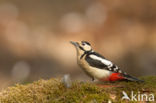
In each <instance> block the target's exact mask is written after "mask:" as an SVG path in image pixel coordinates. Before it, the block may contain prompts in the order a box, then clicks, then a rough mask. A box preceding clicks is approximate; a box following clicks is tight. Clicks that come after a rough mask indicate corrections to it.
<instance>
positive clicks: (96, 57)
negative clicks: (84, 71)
mask: <svg viewBox="0 0 156 103" xmlns="http://www.w3.org/2000/svg"><path fill="white" fill-rule="evenodd" d="M90 57H91V58H92V59H94V60H99V61H101V62H102V63H103V64H105V65H107V66H109V67H111V66H112V65H113V63H112V62H111V61H109V60H106V59H103V58H101V57H98V56H96V55H90Z"/></svg>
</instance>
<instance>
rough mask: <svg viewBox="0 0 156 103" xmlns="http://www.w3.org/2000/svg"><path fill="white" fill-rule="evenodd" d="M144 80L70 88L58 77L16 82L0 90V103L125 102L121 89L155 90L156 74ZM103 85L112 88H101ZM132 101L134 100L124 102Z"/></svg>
mask: <svg viewBox="0 0 156 103" xmlns="http://www.w3.org/2000/svg"><path fill="white" fill-rule="evenodd" d="M141 79H143V80H145V83H135V82H115V83H103V84H95V83H81V82H73V85H72V87H71V88H65V87H64V85H63V84H62V83H61V81H60V79H50V80H39V81H37V82H34V83H31V84H26V85H21V84H17V85H15V86H13V87H9V88H7V89H5V90H2V91H1V92H0V103H82V102H84V103H102V102H103V103H107V102H108V100H111V101H113V102H115V103H127V101H121V97H122V91H125V92H126V93H128V94H129V93H130V92H131V91H134V92H136V93H137V92H138V91H139V92H147V93H155V96H156V76H148V77H142V78H141ZM99 85H107V86H112V87H109V88H108V87H107V88H106V87H105V88H104V87H102V86H99ZM128 103H135V102H128Z"/></svg>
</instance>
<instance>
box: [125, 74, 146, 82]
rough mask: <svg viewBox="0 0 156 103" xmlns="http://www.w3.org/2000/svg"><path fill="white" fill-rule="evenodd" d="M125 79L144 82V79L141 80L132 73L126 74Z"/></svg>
mask: <svg viewBox="0 0 156 103" xmlns="http://www.w3.org/2000/svg"><path fill="white" fill-rule="evenodd" d="M124 77H125V79H127V80H129V81H133V82H144V81H143V80H140V79H138V78H136V77H133V76H130V75H124Z"/></svg>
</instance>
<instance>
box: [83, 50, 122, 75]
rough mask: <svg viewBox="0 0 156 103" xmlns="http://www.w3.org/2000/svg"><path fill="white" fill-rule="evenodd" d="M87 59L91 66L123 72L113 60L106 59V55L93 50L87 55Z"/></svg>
mask: <svg viewBox="0 0 156 103" xmlns="http://www.w3.org/2000/svg"><path fill="white" fill-rule="evenodd" d="M85 59H86V61H87V62H88V64H89V65H90V66H93V67H96V68H99V69H106V70H109V71H111V72H115V73H123V72H122V71H121V70H120V69H119V68H118V66H116V65H115V64H113V63H112V62H111V61H109V60H107V59H105V57H103V56H101V55H100V54H98V53H96V52H93V53H90V54H88V55H86V58H85Z"/></svg>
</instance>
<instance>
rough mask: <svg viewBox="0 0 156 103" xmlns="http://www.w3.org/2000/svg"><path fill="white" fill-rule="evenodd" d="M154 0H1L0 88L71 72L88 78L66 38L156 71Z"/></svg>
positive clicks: (139, 72) (138, 70) (129, 68)
mask: <svg viewBox="0 0 156 103" xmlns="http://www.w3.org/2000/svg"><path fill="white" fill-rule="evenodd" d="M155 11H156V1H155V0H115V1H110V0H0V89H2V88H5V87H7V86H9V85H12V84H14V83H25V82H32V81H34V80H38V79H41V78H43V79H49V78H53V77H61V76H63V75H64V74H70V75H71V77H72V78H73V79H76V80H89V79H90V78H88V77H87V76H86V75H85V74H84V73H83V71H82V70H81V69H80V68H79V67H78V66H77V64H76V51H75V48H74V47H73V46H72V45H71V44H70V43H69V41H71V40H72V41H81V40H86V41H89V42H90V43H91V44H92V47H93V49H94V50H95V51H97V52H99V53H101V54H103V55H104V56H105V57H106V58H108V59H110V60H112V61H113V62H115V63H116V64H117V65H119V66H120V67H121V68H122V70H124V71H126V72H128V73H130V74H132V75H134V76H144V75H156V12H155Z"/></svg>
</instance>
